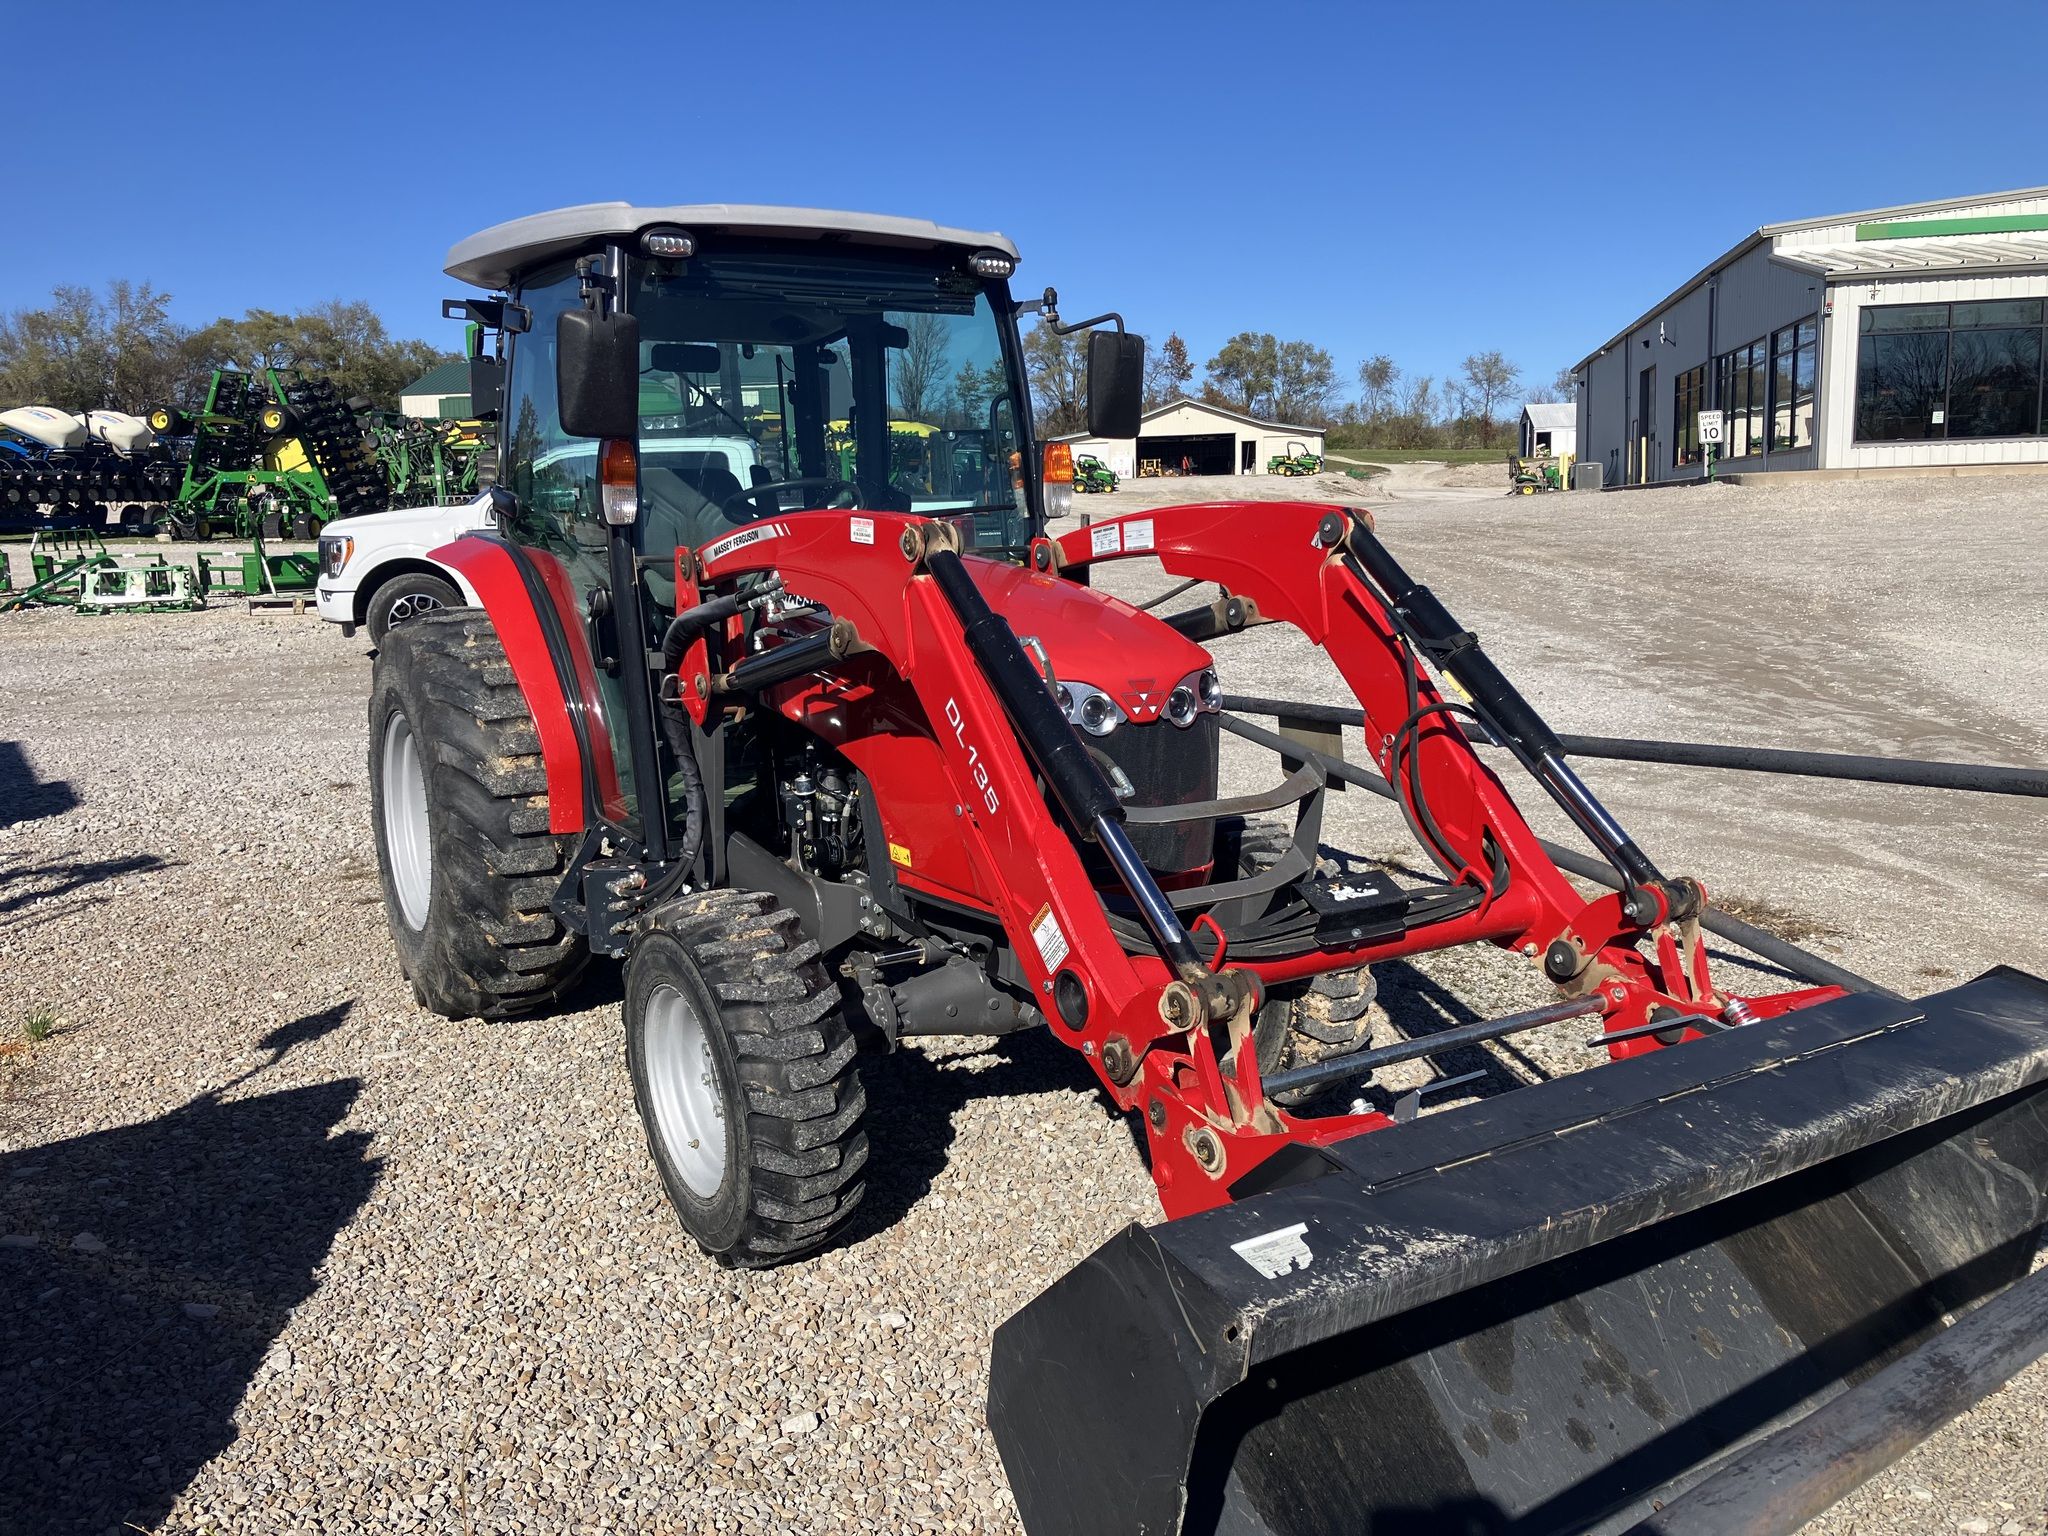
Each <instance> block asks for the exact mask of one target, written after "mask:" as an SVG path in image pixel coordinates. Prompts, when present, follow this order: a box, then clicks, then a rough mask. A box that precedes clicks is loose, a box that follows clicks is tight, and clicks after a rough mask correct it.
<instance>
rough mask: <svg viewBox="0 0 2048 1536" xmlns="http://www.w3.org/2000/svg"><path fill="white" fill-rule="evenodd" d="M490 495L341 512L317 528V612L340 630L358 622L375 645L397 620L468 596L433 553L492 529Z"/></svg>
mask: <svg viewBox="0 0 2048 1536" xmlns="http://www.w3.org/2000/svg"><path fill="white" fill-rule="evenodd" d="M497 526H498V520H497V517H496V515H495V514H494V513H493V512H492V511H491V498H490V497H489V496H488V495H483V496H479V497H478V498H477V499H476V500H475V501H472V502H466V503H464V504H463V505H461V506H455V507H402V508H400V509H398V510H397V511H394V512H368V513H365V514H363V515H362V516H360V517H344V518H341V519H339V520H338V521H335V522H332V523H329V524H328V525H327V526H326V527H325V528H323V529H321V531H320V581H319V584H318V585H317V586H316V587H315V588H314V598H315V601H316V603H317V604H318V606H319V609H320V617H321V618H323V619H325V620H327V621H328V623H330V624H339V625H340V626H341V632H342V633H343V634H344V635H353V634H354V633H355V632H356V626H357V625H361V626H363V627H364V628H366V629H368V630H369V632H370V641H371V643H372V644H373V645H382V644H383V643H384V633H385V631H386V630H388V629H390V628H391V626H392V625H394V624H403V623H404V622H405V621H406V620H407V619H416V618H418V617H419V616H420V615H421V614H423V613H431V612H432V611H433V610H434V609H436V608H457V607H462V606H465V605H467V604H470V603H473V602H475V600H476V594H475V593H474V592H472V591H470V590H469V589H468V586H467V584H466V583H465V582H464V581H463V579H462V578H461V576H459V575H457V574H456V572H455V571H453V570H452V569H450V568H449V567H448V566H445V565H442V564H440V563H439V562H438V561H436V560H434V559H433V558H432V556H433V552H434V551H435V550H437V549H439V548H440V547H441V546H442V545H444V544H452V543H454V542H455V540H457V539H459V538H461V537H462V535H463V534H465V533H472V532H478V531H483V530H490V529H495V528H496V527H497Z"/></svg>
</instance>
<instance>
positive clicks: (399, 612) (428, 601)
mask: <svg viewBox="0 0 2048 1536" xmlns="http://www.w3.org/2000/svg"><path fill="white" fill-rule="evenodd" d="M440 606H441V601H440V599H439V598H437V597H435V596H434V595H433V594H432V593H431V592H408V593H406V594H405V595H404V596H403V597H400V598H398V599H397V600H396V601H394V602H393V603H392V605H391V624H392V627H393V628H396V627H397V626H398V625H400V624H403V623H404V622H405V621H406V620H407V619H416V618H418V617H419V616H420V615H421V614H423V613H432V612H434V610H436V609H437V608H439V607H440Z"/></svg>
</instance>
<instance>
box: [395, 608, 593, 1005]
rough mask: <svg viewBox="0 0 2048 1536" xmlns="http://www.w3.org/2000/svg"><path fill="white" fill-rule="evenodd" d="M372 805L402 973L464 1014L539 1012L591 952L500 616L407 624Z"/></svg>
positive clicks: (416, 989)
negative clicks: (572, 922) (573, 915)
mask: <svg viewBox="0 0 2048 1536" xmlns="http://www.w3.org/2000/svg"><path fill="white" fill-rule="evenodd" d="M370 814H371V819H372V821H373V823H374V824H375V827H376V834H377V867H378V873H379V875H380V876H381V878H382V880H383V886H384V913H385V917H386V918H387V919H388V921H389V923H390V927H391V939H392V944H393V946H394V947H395V948H396V949H397V951H398V963H399V968H400V969H401V970H402V971H403V972H404V973H405V976H406V979H407V980H409V981H410V982H411V983H412V990H413V995H414V996H415V997H417V998H418V999H419V1001H420V1003H421V1005H422V1006H423V1007H426V1008H430V1009H432V1010H433V1011H434V1012H435V1013H438V1014H442V1015H445V1016H446V1017H448V1018H451V1019H462V1018H471V1017H482V1018H500V1017H504V1016H506V1015H510V1014H517V1013H530V1012H532V1011H534V1010H535V1009H538V1008H541V1007H544V1006H546V1005H547V1004H548V1003H551V1002H553V1001H554V1000H555V999H556V998H558V997H560V996H561V994H562V993H563V992H564V991H566V990H567V989H568V987H569V985H570V983H571V982H573V981H574V980H575V979H576V975H577V973H578V972H579V971H581V970H582V968H583V965H584V962H585V960H586V959H587V958H588V956H587V954H586V952H585V950H584V947H583V944H582V941H581V939H580V938H578V936H577V935H575V934H573V933H571V932H569V931H568V930H567V929H566V928H564V927H563V925H562V922H561V920H560V919H559V918H557V917H556V916H555V914H554V911H553V909H552V907H551V906H550V902H551V901H552V899H553V897H554V894H555V890H556V887H557V886H558V885H559V884H560V883H561V879H562V875H563V873H564V871H566V870H567V868H568V865H569V859H570V857H571V855H572V852H573V850H574V845H575V841H576V839H575V838H574V836H572V835H567V834H564V835H561V836H557V835H555V834H553V833H550V832H549V831H548V794H547V770H546V768H545V767H544V766H543V764H542V762H541V756H540V743H539V739H538V737H537V736H536V735H535V733H534V728H533V717H532V715H531V714H529V713H528V711H527V708H526V699H525V697H524V696H523V695H522V694H521V693H520V691H519V684H518V683H517V682H516V681H515V680H514V678H513V676H512V668H511V664H510V663H508V662H507V661H506V660H505V651H504V648H503V647H502V646H501V645H500V644H499V643H498V637H497V635H496V634H495V633H494V632H493V631H492V629H491V625H490V621H489V620H488V619H486V618H485V617H484V616H483V615H482V614H479V613H474V612H470V611H467V610H462V609H456V610H451V611H446V612H442V613H437V614H429V615H426V616H424V617H422V618H419V619H416V620H415V621H413V622H412V623H410V624H407V625H404V626H402V627H401V628H400V629H398V630H396V631H395V632H394V633H393V634H392V635H391V637H390V641H389V643H388V644H386V645H384V646H383V647H381V648H380V649H379V651H378V653H377V664H376V669H375V671H374V672H373V673H372V675H371V684H370Z"/></svg>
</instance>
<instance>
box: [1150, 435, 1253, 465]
mask: <svg viewBox="0 0 2048 1536" xmlns="http://www.w3.org/2000/svg"><path fill="white" fill-rule="evenodd" d="M1236 456H1237V434H1236V433H1234V432H1203V433H1199V434H1197V435H1195V436H1193V437H1141V438H1139V439H1138V463H1139V464H1140V465H1141V466H1142V465H1143V464H1144V462H1145V461H1146V460H1147V459H1157V460H1158V461H1159V467H1160V468H1161V469H1163V470H1164V471H1166V473H1167V474H1169V475H1177V474H1179V473H1180V472H1181V461H1182V460H1186V461H1187V467H1188V472H1189V473H1190V474H1196V475H1232V474H1236V473H1237V465H1236V464H1235V463H1233V462H1232V461H1233V460H1234V459H1235V458H1236Z"/></svg>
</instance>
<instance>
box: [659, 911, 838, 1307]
mask: <svg viewBox="0 0 2048 1536" xmlns="http://www.w3.org/2000/svg"><path fill="white" fill-rule="evenodd" d="M647 923H648V927H649V928H652V929H658V930H660V931H662V932H664V933H667V934H669V935H670V936H672V937H673V938H675V939H676V940H677V942H678V943H680V944H681V945H682V946H683V948H684V949H685V950H686V951H687V952H688V954H689V955H690V958H691V959H692V960H693V961H694V962H695V963H696V965H697V967H698V969H699V970H700V971H701V972H702V974H703V977H704V981H705V983H706V985H707V986H708V987H709V988H710V989H711V991H712V993H713V995H714V996H715V997H716V998H717V999H718V1002H719V1014H720V1023H721V1024H722V1025H723V1027H724V1031H725V1034H726V1037H727V1039H728V1041H729V1042H730V1043H731V1046H732V1049H733V1053H734V1056H735V1058H736V1061H737V1065H738V1070H739V1073H740V1076H741V1079H742V1084H743V1089H744V1092H745V1095H746V1100H747V1105H746V1116H747V1118H746V1130H747V1142H748V1147H749V1151H748V1172H749V1176H750V1198H749V1206H750V1209H749V1219H748V1221H747V1224H746V1230H745V1232H744V1233H743V1235H742V1237H741V1238H740V1241H739V1242H738V1244H737V1245H736V1246H734V1247H733V1248H731V1249H729V1250H727V1251H726V1252H724V1253H721V1254H719V1255H718V1257H719V1259H720V1260H721V1262H724V1263H726V1264H730V1265H733V1266H735V1267H742V1268H759V1267H763V1266H766V1265H771V1264H780V1263H784V1262H787V1261H788V1260H790V1259H793V1258H796V1257H798V1256H799V1255H801V1254H803V1253H806V1252H808V1251H810V1250H811V1249H814V1248H817V1247H819V1246H821V1245H823V1244H824V1243H826V1242H828V1241H830V1239H831V1237H832V1236H833V1234H834V1233H835V1232H837V1231H838V1230H839V1229H840V1228H841V1227H842V1226H843V1225H844V1224H845V1222H846V1221H847V1219H848V1218H849V1217H850V1216H851V1215H852V1214H853V1212H854V1210H855V1208H856V1207H857V1206H858V1205H859V1204H860V1201H861V1196H862V1195H863V1194H864V1193H865V1192H866V1188H867V1185H866V1181H865V1180H864V1179H863V1178H862V1177H861V1172H862V1170H863V1169H864V1168H865V1167H866V1165H867V1159H868V1138H867V1132H866V1131H865V1130H864V1129H863V1128H862V1125H861V1117H862V1114H863V1113H864V1111H865V1110H866V1107H867V1095H866V1092H865V1090H864V1089H863V1088H862V1086H861V1081H860V1076H859V1073H858V1071H857V1070H856V1068H855V1066H854V1057H855V1054H856V1043H855V1040H854V1037H853V1034H852V1032H851V1031H850V1030H849V1029H848V1028H847V1026H846V1022H845V1020H844V1019H843V1018H842V1017H841V1015H840V1011H839V1010H840V1006H841V998H840V992H839V988H838V985H837V984H836V983H835V982H834V981H833V979H832V977H831V975H830V974H829V973H828V972H827V971H826V969H825V966H824V963H823V960H822V958H821V957H820V954H819V951H818V946H817V945H816V944H814V943H812V942H811V941H810V940H809V939H807V938H805V937H804V933H803V928H802V924H801V921H800V920H799V919H798V917H797V915H796V914H795V913H794V912H792V911H790V910H788V909H787V908H785V907H781V906H778V905H777V904H776V902H775V898H774V897H773V896H770V895H768V894H766V893H763V892H755V891H738V890H716V891H700V892H696V893H693V894H691V895H688V896H683V897H679V898H677V899H676V900H674V901H671V902H668V903H666V904H665V905H663V906H661V907H660V908H658V909H657V910H656V911H654V912H653V913H651V914H650V915H649V917H648V919H647Z"/></svg>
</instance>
